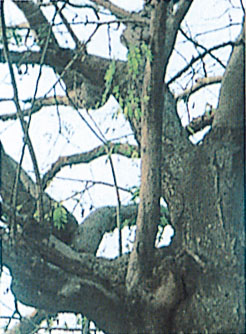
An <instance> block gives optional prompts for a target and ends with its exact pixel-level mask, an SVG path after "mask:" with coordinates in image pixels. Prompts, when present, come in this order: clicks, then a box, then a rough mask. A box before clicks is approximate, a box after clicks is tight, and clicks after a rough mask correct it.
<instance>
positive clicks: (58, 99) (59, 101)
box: [0, 95, 70, 121]
mask: <svg viewBox="0 0 246 334" xmlns="http://www.w3.org/2000/svg"><path fill="white" fill-rule="evenodd" d="M10 100H11V101H13V99H10ZM0 102H5V99H0ZM23 102H24V103H30V102H31V100H30V99H29V100H25V101H23ZM55 105H62V106H69V105H70V103H69V101H68V98H67V97H66V96H61V95H57V96H50V97H42V98H38V99H36V100H35V103H34V104H33V106H32V107H30V108H28V109H25V110H22V114H23V117H25V116H30V115H33V114H35V113H37V112H38V111H40V110H41V109H42V108H43V107H50V106H55ZM17 118H18V115H17V113H11V114H3V115H0V120H2V121H8V120H16V119H17Z"/></svg>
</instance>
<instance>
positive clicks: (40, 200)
mask: <svg viewBox="0 0 246 334" xmlns="http://www.w3.org/2000/svg"><path fill="white" fill-rule="evenodd" d="M3 6H4V2H3V1H2V3H1V23H2V34H3V47H4V53H5V57H6V61H7V63H8V67H9V72H10V77H11V82H12V86H13V92H14V103H15V106H16V110H17V114H18V118H19V119H20V123H21V128H22V131H23V134H24V138H25V140H26V144H27V146H28V149H29V153H30V156H31V159H32V164H33V168H34V173H35V177H36V182H37V194H36V196H37V206H38V212H39V219H40V221H41V220H42V219H43V198H42V187H41V178H40V173H39V168H38V163H37V159H36V155H35V152H34V148H33V145H32V142H31V139H30V137H29V134H28V124H27V123H26V122H25V120H24V117H23V115H22V112H21V108H20V104H19V97H18V90H17V86H16V80H15V75H14V71H13V66H12V63H11V60H10V57H9V50H8V43H7V36H6V26H5V18H4V8H3ZM23 151H24V149H23ZM19 176H20V165H19V167H18V169H17V175H16V183H15V188H14V196H13V205H14V212H15V209H16V205H17V191H18V183H19ZM13 217H14V219H13V227H14V232H15V229H16V225H15V213H14V216H13Z"/></svg>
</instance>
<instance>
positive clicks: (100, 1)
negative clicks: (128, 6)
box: [93, 0, 149, 24]
mask: <svg viewBox="0 0 246 334" xmlns="http://www.w3.org/2000/svg"><path fill="white" fill-rule="evenodd" d="M93 2H94V3H96V4H97V5H99V6H102V7H104V8H105V9H108V10H109V11H110V12H111V13H112V14H113V15H115V16H116V17H118V18H120V19H125V18H128V19H132V20H134V21H135V22H138V23H141V24H148V23H149V21H148V19H146V18H144V17H141V16H140V15H138V14H136V13H131V12H129V11H127V10H125V9H122V8H120V7H118V6H116V5H114V4H113V3H112V2H111V1H107V0H93Z"/></svg>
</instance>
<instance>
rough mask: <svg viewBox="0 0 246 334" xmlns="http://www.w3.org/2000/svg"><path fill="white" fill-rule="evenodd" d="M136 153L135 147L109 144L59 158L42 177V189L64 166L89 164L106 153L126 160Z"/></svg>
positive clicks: (136, 148)
mask: <svg viewBox="0 0 246 334" xmlns="http://www.w3.org/2000/svg"><path fill="white" fill-rule="evenodd" d="M138 151H139V149H138V147H137V146H135V145H130V144H114V143H109V144H108V145H107V146H106V145H104V146H98V147H96V148H94V149H92V150H91V151H88V152H84V153H78V154H73V155H70V156H64V157H59V158H58V160H57V161H56V162H55V163H54V164H53V165H52V166H51V169H50V170H49V171H48V172H47V173H46V174H45V175H44V176H43V189H45V188H46V187H47V186H48V184H49V182H50V181H51V180H52V179H53V178H54V177H55V175H56V174H57V173H58V172H59V171H60V170H61V169H62V168H64V167H66V166H72V165H76V164H82V163H83V164H84V163H89V162H92V161H93V160H95V159H97V158H100V157H102V156H105V155H108V152H110V154H119V155H122V156H124V157H127V158H132V156H133V153H134V152H138Z"/></svg>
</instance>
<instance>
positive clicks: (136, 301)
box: [1, 0, 245, 334]
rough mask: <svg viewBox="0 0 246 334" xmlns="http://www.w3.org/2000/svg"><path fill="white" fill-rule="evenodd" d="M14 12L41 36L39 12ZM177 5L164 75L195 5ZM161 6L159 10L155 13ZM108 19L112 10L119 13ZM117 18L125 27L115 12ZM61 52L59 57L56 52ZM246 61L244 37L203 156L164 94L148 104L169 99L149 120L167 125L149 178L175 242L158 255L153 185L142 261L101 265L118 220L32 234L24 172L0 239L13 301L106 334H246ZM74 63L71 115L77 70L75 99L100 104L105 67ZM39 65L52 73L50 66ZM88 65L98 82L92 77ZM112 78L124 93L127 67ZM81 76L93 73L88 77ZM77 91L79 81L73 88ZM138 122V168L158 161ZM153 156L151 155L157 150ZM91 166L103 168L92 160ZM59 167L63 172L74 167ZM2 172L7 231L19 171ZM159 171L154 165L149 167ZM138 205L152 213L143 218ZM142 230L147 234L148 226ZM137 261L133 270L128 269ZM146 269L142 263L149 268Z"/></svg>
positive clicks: (47, 205) (110, 213) (88, 60)
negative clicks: (69, 315) (77, 317)
mask: <svg viewBox="0 0 246 334" xmlns="http://www.w3.org/2000/svg"><path fill="white" fill-rule="evenodd" d="M95 2H96V3H98V2H100V1H99V0H97V1H95ZM16 3H17V5H18V6H19V7H20V8H21V9H22V10H23V12H24V13H25V15H26V16H27V18H28V20H29V21H30V24H31V25H33V28H34V29H36V28H37V27H36V21H35V20H34V22H33V21H32V20H33V16H32V15H30V13H32V10H33V9H35V11H36V13H37V16H38V15H40V8H39V7H38V6H37V5H36V4H34V3H32V4H31V7H30V6H29V5H28V2H27V3H25V4H24V3H22V2H18V1H16ZM155 3H158V2H155ZM180 3H181V5H180V8H181V9H180V11H178V13H177V16H176V19H177V20H176V21H173V23H174V24H175V26H171V28H170V27H169V26H167V36H166V40H165V43H166V44H165V47H166V50H165V57H164V59H162V63H161V64H162V65H161V66H163V67H164V65H166V64H167V61H168V59H169V56H170V54H171V51H172V48H173V45H174V42H175V37H176V34H177V29H178V26H179V24H180V22H181V20H182V18H183V16H184V15H185V13H186V11H187V10H188V8H189V6H190V4H191V2H189V4H188V2H187V1H184V0H182V1H180ZM159 5H160V6H162V5H161V4H160V3H159ZM31 9H32V10H31ZM111 9H112V10H113V9H115V10H116V8H115V7H112V8H111ZM118 13H119V11H118ZM120 13H121V14H120V15H122V11H120ZM29 16H30V17H29ZM164 16H165V15H164ZM40 18H41V19H42V20H43V21H42V22H43V24H46V19H45V17H44V16H42V15H41V16H40ZM172 18H173V16H170V18H168V19H167V21H168V22H169V23H170V20H171V19H172ZM35 27H36V28H35ZM172 28H173V29H172ZM159 32H160V31H159ZM37 33H38V31H37ZM152 38H153V36H152ZM150 40H151V39H150ZM167 41H168V43H169V44H167ZM50 43H51V44H52V43H53V46H54V54H56V56H57V52H58V51H57V48H59V46H58V45H57V42H56V39H55V37H54V36H53V35H52V38H51V40H50ZM162 44H163V41H162ZM40 47H42V44H41V46H40ZM61 50H63V49H59V51H61ZM77 51H78V50H77ZM49 52H50V54H52V50H51V48H48V50H47V54H49ZM64 52H65V54H66V57H67V58H66V59H65V60H64V59H61V60H60V62H61V63H62V64H61V63H60V64H58V65H57V67H56V71H57V72H58V73H60V74H61V75H62V73H63V69H64V67H66V66H67V65H68V64H69V61H71V60H74V54H76V52H75V53H73V52H70V51H69V52H68V51H67V50H66V51H64ZM244 55H245V46H244V36H240V38H239V39H238V42H237V43H236V45H235V47H234V50H233V52H232V55H231V58H230V61H229V63H228V66H227V70H226V73H225V75H224V78H223V80H222V89H221V94H220V101H219V105H218V108H217V110H216V112H215V116H214V122H213V125H212V129H211V131H210V133H209V134H208V135H207V136H206V137H205V139H204V141H203V142H202V143H201V145H192V144H191V142H190V141H189V140H188V138H187V134H186V133H185V131H184V129H183V128H182V126H181V124H180V121H179V118H178V116H177V112H176V103H175V100H174V97H173V95H172V94H171V92H170V91H169V89H168V88H167V87H162V88H161V89H160V91H158V92H159V94H158V92H152V93H153V94H150V102H151V103H152V102H153V101H151V98H152V99H153V97H156V96H157V97H160V96H162V93H163V92H164V101H161V103H160V104H159V106H161V107H162V102H163V104H164V107H163V114H162V115H161V116H162V117H160V118H158V117H159V116H160V115H159V116H158V115H155V116H157V118H155V120H156V119H161V118H162V119H163V123H162V126H161V125H160V126H159V127H158V129H159V133H157V134H156V135H158V136H159V137H160V136H161V131H162V147H161V150H158V154H160V151H161V158H160V160H161V165H162V170H158V171H157V173H156V174H155V176H156V175H157V176H158V177H159V178H160V174H162V179H161V180H157V181H156V179H155V182H159V181H161V182H160V184H161V187H160V188H161V194H162V196H163V198H164V199H165V200H166V202H167V204H168V209H169V213H170V219H171V223H172V225H173V227H174V229H175V237H174V240H173V242H172V244H171V245H170V246H168V247H163V248H161V249H156V248H154V247H153V241H154V237H155V231H156V226H157V223H156V222H153V225H151V226H150V224H151V223H152V222H151V215H152V216H153V217H157V218H158V217H159V215H158V214H156V213H153V212H151V210H152V211H153V207H155V208H157V209H158V205H159V203H157V202H158V201H159V197H158V200H156V197H155V194H154V193H153V192H154V191H155V187H154V186H153V185H151V187H149V188H150V189H151V191H152V193H151V194H148V195H149V197H148V196H147V197H145V196H144V195H145V194H142V198H141V199H142V200H143V202H142V203H141V205H140V209H139V212H138V213H140V214H139V218H138V223H137V224H138V229H139V231H138V232H139V234H138V236H137V239H136V241H137V242H138V241H140V242H143V243H144V247H143V248H142V249H141V252H139V254H137V255H138V256H135V255H136V252H137V250H138V248H137V245H135V249H134V251H133V253H131V254H125V255H123V256H122V257H119V258H116V259H114V260H108V259H104V258H99V257H96V256H95V254H96V251H97V249H98V246H99V244H100V241H101V239H102V236H103V234H104V233H106V232H108V231H111V230H112V229H114V227H116V219H115V210H114V209H113V208H109V207H105V208H101V209H99V210H97V211H96V212H95V213H93V214H91V215H90V216H89V217H88V218H87V219H86V221H85V223H84V224H83V225H82V226H79V225H78V224H77V222H76V220H75V218H74V217H73V216H72V215H71V214H70V213H68V212H67V220H68V222H67V224H66V226H65V229H64V230H60V231H58V230H57V229H56V228H55V227H54V226H53V222H52V221H50V220H47V221H42V222H39V223H38V222H36V220H35V215H34V213H35V210H36V190H35V189H36V188H35V185H34V183H33V181H32V180H31V178H30V177H28V175H27V174H26V173H25V172H24V171H23V170H22V172H21V177H20V182H19V191H18V198H17V205H18V207H19V208H20V210H19V212H18V213H17V214H16V222H17V234H16V237H15V239H12V237H11V235H10V234H8V233H5V235H4V236H3V261H4V265H6V266H7V267H8V268H9V269H10V271H11V275H12V277H13V280H12V285H11V289H12V292H13V293H14V295H15V296H16V298H17V299H18V300H19V301H21V302H22V303H24V304H27V305H30V306H34V307H36V308H38V309H44V310H46V311H47V312H49V313H57V312H74V313H83V314H84V315H85V316H86V317H87V318H89V319H91V320H93V321H94V322H95V323H96V325H97V326H98V327H99V328H100V329H102V330H104V331H105V333H109V334H124V333H131V334H135V333H136V334H137V333H141V334H145V333H146V334H150V333H153V334H159V333H163V334H165V333H167V334H170V333H175V334H178V333H179V334H181V333H189V334H191V333H194V334H195V333H197V334H198V333H199V334H200V333H211V334H212V333H228V334H229V333H238V334H243V333H245V327H244V325H245V272H244V269H245V266H244V260H245V259H244V255H245V254H244V249H245V211H244V206H243V204H244V200H245V199H244V195H245V193H244V181H245V170H244V160H245V156H244V154H245V153H244V150H245V143H244V141H245V137H244V136H245V116H244V112H245V110H244V97H245V96H244V95H245V88H244V87H245V77H244V70H245V65H244V63H245V59H244ZM76 57H77V56H76ZM76 57H75V60H74V61H73V62H72V64H70V65H71V72H70V71H68V73H66V75H65V74H64V76H63V79H64V82H65V83H66V85H67V88H68V92H67V93H68V94H67V95H68V96H67V102H71V101H70V100H69V99H74V100H72V103H73V104H75V103H77V102H78V101H77V102H76V99H75V97H77V93H74V92H71V90H69V89H70V88H71V85H70V83H71V81H69V80H70V79H71V78H70V77H69V75H70V74H71V73H72V74H74V73H77V72H78V68H79V66H81V69H80V72H79V73H80V74H82V75H81V77H80V79H79V80H81V82H82V83H83V84H84V86H83V88H81V90H80V92H81V94H82V95H83V94H84V93H86V92H87V91H86V89H85V90H84V88H87V89H88V87H89V88H90V87H91V86H90V85H92V86H95V88H96V90H97V92H98V94H101V93H102V91H103V89H104V87H103V84H104V75H105V72H106V69H107V66H108V64H109V61H108V60H105V59H103V58H100V57H94V56H89V55H88V54H86V53H85V54H83V57H82V60H81V59H80V58H79V57H77V58H76ZM1 61H2V60H1ZM46 61H47V63H48V64H49V65H51V66H53V67H54V68H55V63H56V59H55V56H54V55H53V58H52V57H50V58H49V59H46ZM63 62H64V63H63ZM163 62H164V65H163ZM95 64H96V65H97V67H98V69H97V70H98V71H97V70H96V71H95V70H94V71H93V67H96V65H95ZM70 65H69V66H70ZM87 65H88V66H87ZM89 65H90V66H89ZM69 68H70V67H69ZM116 68H117V70H116V77H117V78H116V79H115V81H114V84H115V85H121V86H120V88H122V90H123V91H124V90H125V88H126V83H125V82H124V80H121V77H120V74H122V73H125V71H126V63H124V62H118V63H117V65H116ZM121 70H122V73H120V71H121ZM88 71H89V72H90V71H91V73H90V75H89V74H88ZM146 72H147V71H146ZM89 79H90V80H89ZM81 82H80V81H79V83H80V84H81ZM97 85H98V86H97ZM85 86H86V87H85ZM151 88H152V89H153V86H152V87H150V89H151ZM76 89H77V88H76ZM112 90H113V87H112ZM93 92H94V91H93ZM93 92H92V93H93ZM160 92H161V93H160ZM72 93H73V94H75V95H72ZM125 93H126V92H125ZM85 95H86V94H85ZM92 95H93V94H92ZM97 98H98V96H97ZM83 103H84V95H83ZM83 103H82V104H80V106H81V105H83ZM85 103H88V104H89V105H93V104H94V103H95V99H93V101H92V102H91V100H90V96H89V97H88V100H86V101H85ZM153 103H154V102H153ZM157 104H158V103H157ZM153 105H154V104H153ZM149 111H150V110H147V115H148V116H151V115H150V114H148V112H149ZM155 111H156V110H155ZM145 115H146V114H145ZM150 120H151V118H150ZM151 121H152V120H151ZM145 122H146V120H145V119H144V120H143V123H142V125H143V127H145V128H144V133H142V135H143V137H144V139H143V140H142V144H143V147H141V149H142V152H143V151H144V150H145V149H146V151H145V152H143V153H144V154H142V159H145V157H146V155H145V153H146V152H147V153H148V154H149V155H148V159H149V157H150V156H151V154H150V153H153V152H150V151H149V149H150V148H151V146H150V145H151V144H150V142H151V141H149V139H150V138H148V135H149V134H148V130H151V131H153V128H151V129H148V128H147V126H146V124H147V123H148V121H147V123H145ZM131 124H132V125H133V131H134V133H135V136H136V139H137V140H138V142H141V138H140V137H139V136H140V133H141V125H140V124H139V123H138V122H136V120H134V119H131ZM152 125H153V124H152ZM161 128H163V129H161ZM159 139H160V138H159ZM152 144H153V143H152ZM154 144H155V145H156V144H157V140H156V141H155V143H154ZM144 145H146V146H147V148H145V147H144ZM159 149H160V148H159ZM97 154H98V155H96V156H99V152H98V151H97ZM61 160H64V161H63V162H64V164H65V163H66V161H67V160H69V159H66V158H64V159H61ZM61 160H59V161H61ZM59 161H58V162H59ZM2 162H3V163H2V166H1V176H2V178H1V179H2V189H1V195H2V196H3V199H4V201H3V210H4V213H5V214H6V216H7V218H9V221H8V223H9V224H10V217H11V215H12V210H13V208H12V207H11V196H12V188H13V182H14V178H15V173H16V167H17V163H16V162H14V161H13V160H12V159H11V158H10V157H9V156H8V155H7V154H5V153H4V152H2ZM83 162H84V161H83ZM76 163H77V162H76ZM149 163H150V162H149V161H148V160H147V159H146V160H145V161H144V162H143V165H144V167H145V168H146V170H148V168H149V167H151V166H150V165H149ZM68 164H69V162H68ZM58 165H59V163H58ZM159 165H160V163H158V161H156V160H155V166H159ZM53 167H54V166H53ZM58 171H59V166H58V168H57V169H56V171H54V169H51V173H50V174H51V176H52V177H54V176H55V174H56V172H58ZM143 178H145V180H143V189H144V190H145V191H146V192H147V191H148V182H151V178H150V179H148V175H147V177H146V175H145V174H143ZM153 179H154V177H153ZM45 180H46V179H44V180H43V182H44V181H45ZM146 180H147V181H148V180H149V181H148V182H146ZM46 181H47V180H46ZM46 181H45V182H44V184H45V185H46V183H47V182H46ZM156 188H158V187H156ZM142 191H143V190H142ZM159 195H160V194H158V196H159ZM146 198H147V200H146ZM149 198H151V199H152V200H153V201H155V203H154V204H155V206H153V207H151V203H149V202H148V199H149ZM43 200H44V209H45V210H44V214H49V213H50V210H51V209H52V205H53V204H54V201H53V200H52V199H51V198H50V197H49V196H48V195H46V194H44V198H43ZM145 200H146V201H147V202H148V203H147V204H148V205H149V207H150V210H147V211H145V208H146V207H144V206H145V205H146V203H145V202H144V201H145ZM141 210H142V211H141ZM146 212H147V213H146ZM149 212H151V213H150V214H149ZM136 214H137V213H136V207H135V206H129V207H123V208H122V211H121V215H122V219H123V220H124V218H128V219H129V218H132V217H135V216H136ZM145 214H146V216H145ZM145 218H146V220H145ZM7 220H8V219H7ZM146 222H147V223H148V224H147V225H144V224H145V223H146ZM92 227H93V232H92ZM148 232H150V235H148V234H147V233H148ZM145 233H146V234H145ZM92 234H93V235H92ZM146 240H147V241H149V243H150V245H149V247H150V248H149V249H148V257H149V256H150V255H151V266H150V267H148V268H147V270H146V272H148V275H143V276H141V273H143V272H145V271H144V270H142V268H141V270H138V269H139V266H138V265H139V263H140V264H141V265H140V267H143V266H144V265H145V262H144V261H145V257H144V256H145V254H144V252H143V250H144V249H145V248H146V247H148V244H146ZM134 252H135V253H134ZM135 260H136V263H137V265H136V266H134V265H132V264H134V261H135ZM139 261H140V262H139ZM149 263H150V262H149V258H148V261H147V264H149ZM135 268H137V270H138V272H137V280H136V281H135V282H133V284H131V283H132V282H131V281H130V282H129V280H130V279H132V278H133V279H135V276H134V274H135V272H134V269H135ZM145 269H146V268H145ZM129 272H130V274H131V275H129ZM136 282H137V285H136ZM129 286H131V289H129ZM129 291H130V293H129Z"/></svg>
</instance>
